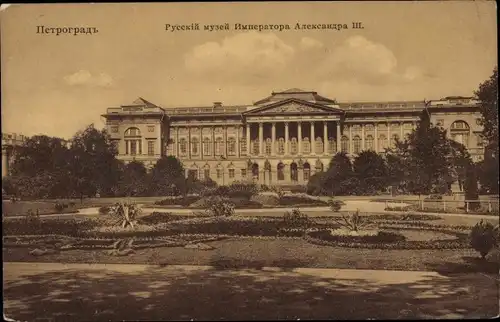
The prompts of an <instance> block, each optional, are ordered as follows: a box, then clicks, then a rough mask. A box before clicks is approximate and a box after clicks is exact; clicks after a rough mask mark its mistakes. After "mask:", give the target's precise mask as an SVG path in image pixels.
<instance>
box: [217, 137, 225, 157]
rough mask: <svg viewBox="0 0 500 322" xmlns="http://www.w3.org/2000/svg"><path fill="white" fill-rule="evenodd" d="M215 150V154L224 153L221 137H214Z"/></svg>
mask: <svg viewBox="0 0 500 322" xmlns="http://www.w3.org/2000/svg"><path fill="white" fill-rule="evenodd" d="M215 152H216V154H217V156H221V155H225V153H224V141H223V140H222V138H220V137H219V138H217V139H215Z"/></svg>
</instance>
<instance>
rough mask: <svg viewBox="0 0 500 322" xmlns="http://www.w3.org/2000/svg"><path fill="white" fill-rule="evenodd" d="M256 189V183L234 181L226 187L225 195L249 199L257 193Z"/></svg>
mask: <svg viewBox="0 0 500 322" xmlns="http://www.w3.org/2000/svg"><path fill="white" fill-rule="evenodd" d="M257 191H258V189H257V185H255V184H253V183H245V182H238V181H235V182H233V183H232V184H231V185H230V186H229V187H228V193H227V196H228V197H231V198H246V199H250V198H251V197H252V196H254V195H255V194H257Z"/></svg>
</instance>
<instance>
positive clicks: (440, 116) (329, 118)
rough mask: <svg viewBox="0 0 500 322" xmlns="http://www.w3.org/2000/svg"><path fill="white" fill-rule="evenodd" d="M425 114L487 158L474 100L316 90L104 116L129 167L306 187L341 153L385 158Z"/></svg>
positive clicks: (119, 110)
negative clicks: (380, 97) (364, 98)
mask: <svg viewBox="0 0 500 322" xmlns="http://www.w3.org/2000/svg"><path fill="white" fill-rule="evenodd" d="M424 116H428V117H430V120H431V122H432V123H433V124H435V125H439V126H442V127H444V128H445V129H447V130H448V131H447V133H448V135H449V136H450V137H451V138H453V139H455V140H456V141H458V142H460V143H463V144H464V145H465V146H466V147H467V148H468V149H469V152H470V153H471V155H472V156H473V158H474V160H475V161H479V160H480V159H481V158H482V156H483V142H482V140H481V136H480V135H479V134H480V132H481V130H482V127H481V126H480V121H479V117H480V114H479V108H478V102H477V101H475V100H474V99H473V98H472V97H456V96H455V97H446V98H443V99H440V100H434V101H397V102H359V103H339V102H337V101H336V100H334V99H329V98H326V97H323V96H321V95H319V94H318V93H317V92H314V91H304V90H300V89H289V90H286V91H282V92H273V93H271V95H270V96H269V97H266V98H264V99H261V100H259V101H257V102H255V103H253V104H250V105H237V106H225V105H223V104H222V103H221V102H215V103H214V104H213V105H211V106H206V107H178V108H168V109H167V108H162V107H160V106H158V105H155V104H153V103H151V102H148V101H147V100H145V99H143V98H139V99H137V100H135V101H134V102H133V103H132V104H128V105H122V106H120V107H111V108H108V109H107V112H106V114H104V115H103V117H104V118H105V119H106V127H107V130H108V132H109V134H110V135H111V138H112V140H113V141H114V142H115V143H116V145H117V147H118V151H119V155H118V158H119V159H121V160H124V161H125V162H130V161H132V160H137V161H142V162H144V163H145V164H146V166H148V167H151V166H153V165H154V163H155V162H156V160H158V159H159V158H160V157H161V156H162V155H173V156H176V157H177V158H179V159H180V160H181V161H182V162H183V164H184V167H185V169H186V176H188V175H191V176H195V177H197V178H199V179H204V178H208V177H210V178H211V179H213V180H215V181H216V182H217V183H218V184H229V183H231V182H232V181H235V180H253V181H256V182H259V183H262V184H271V185H291V184H305V183H307V181H308V179H309V177H310V176H311V175H313V174H314V173H315V172H317V171H323V170H325V169H326V167H328V164H329V162H330V160H331V158H332V156H333V155H334V154H335V153H337V152H339V151H343V152H346V153H347V154H348V155H350V156H356V155H357V154H359V153H360V152H361V151H364V150H373V151H376V152H379V153H383V152H384V151H385V148H387V147H389V146H391V145H393V144H394V142H395V139H396V138H403V137H404V136H405V135H407V134H408V133H410V132H411V131H412V129H414V128H415V127H416V126H417V123H418V122H419V121H420V120H422V117H424Z"/></svg>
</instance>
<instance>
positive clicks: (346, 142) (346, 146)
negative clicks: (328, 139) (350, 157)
mask: <svg viewBox="0 0 500 322" xmlns="http://www.w3.org/2000/svg"><path fill="white" fill-rule="evenodd" d="M340 145H341V149H342V152H344V153H349V139H348V138H347V136H345V135H344V136H342V139H341V142H340Z"/></svg>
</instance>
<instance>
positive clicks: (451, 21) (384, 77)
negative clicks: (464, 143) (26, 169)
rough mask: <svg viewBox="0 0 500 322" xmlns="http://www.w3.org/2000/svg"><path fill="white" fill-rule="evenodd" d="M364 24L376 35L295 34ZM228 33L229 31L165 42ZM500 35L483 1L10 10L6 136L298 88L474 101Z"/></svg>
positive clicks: (5, 45) (5, 23) (4, 28)
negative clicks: (130, 111)
mask: <svg viewBox="0 0 500 322" xmlns="http://www.w3.org/2000/svg"><path fill="white" fill-rule="evenodd" d="M353 21H360V22H362V23H363V25H364V27H365V29H363V30H356V29H347V30H342V31H336V30H293V28H294V26H295V24H296V23H297V22H299V23H301V24H306V23H326V24H331V23H339V24H347V25H348V26H349V27H351V26H352V22H353ZM226 22H227V23H229V24H230V26H231V30H230V31H218V32H208V31H203V30H202V31H178V32H170V31H165V24H172V25H174V24H190V23H199V24H201V25H203V24H221V23H226ZM235 23H242V24H269V23H272V24H289V25H291V27H292V30H288V31H281V32H280V31H271V32H269V31H267V32H265V31H262V32H255V31H254V32H243V31H235V30H234V28H233V25H234V24H235ZM39 25H44V26H45V27H77V26H88V27H96V28H98V30H99V32H98V33H96V34H93V35H77V36H74V35H59V36H56V35H55V34H49V35H46V34H37V26H39ZM496 27H497V24H496V8H495V3H494V2H480V1H479V2H478V1H475V2H419V3H417V2H401V3H394V2H385V3H376V2H369V3H368V2H367V3H340V2H336V3H324V2H317V3H314V2H310V3H284V2H281V3H270V2H268V3H217V4H213V3H192V4H190V3H177V4H175V3H174V4H83V5H78V4H65V5H12V6H10V7H9V8H7V9H6V10H4V11H2V13H1V37H2V38H1V41H2V43H1V45H2V46H1V54H2V61H1V63H2V131H3V132H17V133H22V134H25V135H33V134H38V133H44V134H48V135H53V136H60V137H65V138H69V137H71V136H72V135H73V134H74V133H75V132H76V131H77V130H79V129H82V128H83V127H85V126H86V125H87V124H90V123H92V122H94V123H95V124H96V126H98V127H101V126H102V119H101V118H100V114H102V113H104V112H105V111H106V108H107V107H112V106H119V105H121V104H126V103H130V102H132V101H133V100H134V99H135V98H137V97H139V96H141V97H144V98H146V99H148V100H150V101H152V102H153V103H155V104H158V105H161V106H163V107H165V108H168V107H174V106H200V105H201V106H203V105H205V106H206V105H211V104H212V102H214V101H222V102H223V103H224V104H226V105H231V104H251V103H252V102H254V101H257V100H259V99H261V98H263V97H266V96H268V95H269V94H270V93H271V92H272V91H279V90H285V89H288V88H295V87H297V88H302V89H306V90H315V91H317V92H318V93H319V94H321V95H323V96H326V97H329V98H333V99H337V100H338V101H373V100H375V101H379V100H380V101H384V100H385V101H387V100H423V99H424V98H425V99H439V98H441V97H444V96H450V95H472V92H473V91H474V90H475V89H476V88H477V87H478V85H479V83H481V82H482V81H484V80H485V79H487V78H488V77H489V76H490V75H491V73H492V70H493V67H494V66H495V65H496V64H497V62H496V60H497V43H496V41H497V36H496Z"/></svg>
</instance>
